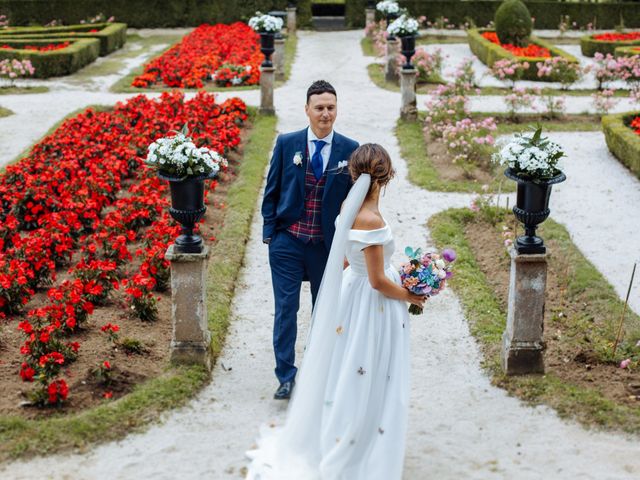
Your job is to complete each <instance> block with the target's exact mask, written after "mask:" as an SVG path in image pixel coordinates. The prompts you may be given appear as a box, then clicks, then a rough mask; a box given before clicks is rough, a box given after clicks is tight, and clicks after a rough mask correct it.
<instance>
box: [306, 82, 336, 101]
mask: <svg viewBox="0 0 640 480" xmlns="http://www.w3.org/2000/svg"><path fill="white" fill-rule="evenodd" d="M323 93H331V94H333V95H335V97H336V100H337V99H338V94H337V93H336V89H335V88H333V85H331V84H330V83H329V82H326V81H324V80H316V81H315V82H313V83H312V84H311V86H310V87H309V89H308V90H307V103H309V99H310V98H311V95H322V94H323Z"/></svg>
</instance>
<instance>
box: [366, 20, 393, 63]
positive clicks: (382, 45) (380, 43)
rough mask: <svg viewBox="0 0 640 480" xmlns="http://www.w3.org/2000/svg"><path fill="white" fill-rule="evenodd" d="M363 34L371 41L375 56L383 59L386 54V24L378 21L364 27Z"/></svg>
mask: <svg viewBox="0 0 640 480" xmlns="http://www.w3.org/2000/svg"><path fill="white" fill-rule="evenodd" d="M364 33H365V34H366V36H367V37H369V38H370V39H371V45H372V46H373V51H374V53H375V56H376V57H384V56H385V55H386V54H387V22H386V21H384V20H380V21H379V22H377V23H370V24H368V25H367V26H366V27H365V29H364Z"/></svg>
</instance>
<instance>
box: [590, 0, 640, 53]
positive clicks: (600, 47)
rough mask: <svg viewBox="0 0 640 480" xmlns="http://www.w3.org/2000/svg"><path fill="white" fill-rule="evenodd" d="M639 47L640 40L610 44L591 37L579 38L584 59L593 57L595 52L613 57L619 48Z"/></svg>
mask: <svg viewBox="0 0 640 480" xmlns="http://www.w3.org/2000/svg"><path fill="white" fill-rule="evenodd" d="M639 8H640V7H639ZM634 46H640V40H627V41H626V42H610V41H607V40H596V39H595V38H593V35H584V36H583V37H580V51H581V52H582V55H584V56H585V57H593V56H594V55H595V54H596V52H600V53H602V54H603V55H606V54H607V53H610V54H611V55H613V54H614V53H615V51H616V50H617V49H618V48H619V47H634Z"/></svg>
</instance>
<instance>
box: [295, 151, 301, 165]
mask: <svg viewBox="0 0 640 480" xmlns="http://www.w3.org/2000/svg"><path fill="white" fill-rule="evenodd" d="M293 164H294V165H297V166H298V167H299V166H300V165H302V152H296V154H295V155H294V156H293Z"/></svg>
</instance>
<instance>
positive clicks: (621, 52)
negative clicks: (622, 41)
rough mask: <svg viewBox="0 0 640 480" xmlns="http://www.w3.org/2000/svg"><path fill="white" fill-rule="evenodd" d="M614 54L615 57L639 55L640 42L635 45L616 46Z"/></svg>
mask: <svg viewBox="0 0 640 480" xmlns="http://www.w3.org/2000/svg"><path fill="white" fill-rule="evenodd" d="M614 55H615V56H616V57H632V56H634V55H640V44H638V45H636V46H635V47H618V48H616V50H615V52H614Z"/></svg>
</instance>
